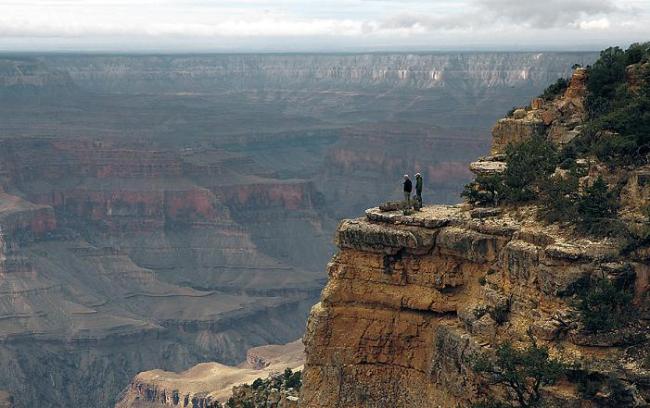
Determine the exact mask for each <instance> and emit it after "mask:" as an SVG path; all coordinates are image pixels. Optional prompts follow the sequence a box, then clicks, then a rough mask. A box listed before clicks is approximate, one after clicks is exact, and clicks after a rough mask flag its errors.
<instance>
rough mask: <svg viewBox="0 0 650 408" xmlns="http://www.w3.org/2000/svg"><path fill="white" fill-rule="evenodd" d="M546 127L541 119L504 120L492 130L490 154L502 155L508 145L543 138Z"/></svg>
mask: <svg viewBox="0 0 650 408" xmlns="http://www.w3.org/2000/svg"><path fill="white" fill-rule="evenodd" d="M545 130H546V125H544V122H543V121H542V120H541V119H514V118H505V119H500V120H499V121H497V123H496V125H495V126H494V127H493V128H492V149H491V150H490V154H499V153H504V152H505V149H506V147H507V146H508V145H509V144H518V143H521V142H523V141H525V140H528V139H531V138H533V137H534V136H543V135H544V133H545Z"/></svg>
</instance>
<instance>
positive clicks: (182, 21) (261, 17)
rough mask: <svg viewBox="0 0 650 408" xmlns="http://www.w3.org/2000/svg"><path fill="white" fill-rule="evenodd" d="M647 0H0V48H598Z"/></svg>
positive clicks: (642, 31)
mask: <svg viewBox="0 0 650 408" xmlns="http://www.w3.org/2000/svg"><path fill="white" fill-rule="evenodd" d="M638 41H650V0H533V1H531V0H439V1H436V0H330V1H315V0H279V1H270V0H239V1H229V0H224V1H216V0H0V51H91V52H92V51H98V52H105V51H124V52H304V51H312V52H319V51H325V52H337V51H339V52H347V51H349V52H354V51H418V50H421V51H435V50H443V51H444V50H598V49H602V48H605V47H607V46H609V45H621V46H627V45H629V44H630V43H632V42H638Z"/></svg>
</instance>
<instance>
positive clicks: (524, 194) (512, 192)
mask: <svg viewBox="0 0 650 408" xmlns="http://www.w3.org/2000/svg"><path fill="white" fill-rule="evenodd" d="M506 164H507V167H506V171H505V172H504V173H503V184H504V186H505V188H504V194H503V195H504V199H505V200H506V201H508V202H511V203H521V202H526V201H531V200H534V199H536V198H537V197H538V194H537V193H538V187H539V182H540V181H542V180H545V179H546V178H547V177H548V176H549V175H550V174H551V173H553V170H555V166H556V165H557V154H556V152H555V149H554V148H553V146H552V145H551V144H550V143H549V142H548V141H546V139H544V138H542V137H534V138H532V139H530V140H527V141H524V142H522V143H519V144H516V145H512V144H511V145H509V146H508V147H507V149H506Z"/></svg>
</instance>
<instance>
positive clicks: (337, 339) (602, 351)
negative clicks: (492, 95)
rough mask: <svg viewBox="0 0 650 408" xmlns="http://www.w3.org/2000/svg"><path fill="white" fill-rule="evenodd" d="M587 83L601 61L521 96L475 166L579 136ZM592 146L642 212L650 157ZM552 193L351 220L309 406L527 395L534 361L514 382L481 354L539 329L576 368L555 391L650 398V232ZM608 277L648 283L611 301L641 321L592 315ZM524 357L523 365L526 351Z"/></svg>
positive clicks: (313, 344) (306, 394)
mask: <svg viewBox="0 0 650 408" xmlns="http://www.w3.org/2000/svg"><path fill="white" fill-rule="evenodd" d="M585 94H586V85H585V70H583V69H578V70H577V71H576V73H575V74H574V77H573V78H572V81H571V82H570V84H569V85H568V87H567V89H566V90H564V91H563V92H562V93H561V94H560V95H558V96H557V97H554V98H551V99H549V100H543V99H536V100H533V102H532V104H531V106H530V107H528V108H525V109H523V108H522V109H518V110H514V112H513V113H512V114H511V115H509V116H508V117H507V118H504V119H502V120H500V121H499V122H498V123H497V125H496V126H495V127H494V129H493V145H492V151H491V155H490V156H488V157H485V158H482V159H481V160H480V161H478V162H476V163H473V164H472V166H471V167H472V170H473V171H474V172H475V173H477V174H478V175H479V176H490V175H499V174H503V173H504V171H506V168H507V163H506V161H507V160H506V156H507V157H508V160H510V158H511V157H512V156H513V154H512V153H509V152H511V150H510V149H511V147H509V146H515V145H518V144H521V143H522V142H526V141H531V140H542V141H546V142H548V143H551V144H552V145H554V146H555V147H556V148H562V147H563V146H565V145H567V144H568V143H569V142H570V141H571V140H573V139H575V138H576V137H579V136H580V135H581V134H582V131H583V130H584V128H583V127H582V126H581V125H582V124H583V123H584V120H585V118H586V115H585V110H584V97H585ZM546 142H544V143H546ZM584 161H585V163H588V164H586V166H587V167H588V170H585V172H584V173H581V174H583V175H582V178H581V179H580V181H581V182H582V183H584V184H583V185H590V184H591V183H593V182H594V181H593V180H595V179H596V178H597V176H598V175H601V176H604V177H606V178H608V180H610V181H611V184H612V185H621V186H624V187H623V188H622V190H621V191H622V193H621V197H620V203H621V204H620V205H621V207H622V208H624V209H625V210H621V211H620V214H622V215H621V217H623V218H624V219H625V220H626V221H625V222H628V226H629V225H631V226H632V227H636V226H637V223H638V222H640V221H639V220H640V218H639V215H638V214H640V213H641V212H642V211H643V208H645V207H644V206H647V204H648V203H649V202H650V190H648V185H647V181H645V180H646V178H647V177H646V175H647V174H648V171H649V170H650V167H648V165H647V164H633V165H627V166H624V167H619V168H614V169H612V168H611V167H610V168H607V167H606V166H605V165H603V164H602V163H601V162H599V160H598V159H597V158H595V157H589V159H585V160H584ZM551 172H552V171H551ZM560 173H561V172H560ZM555 174H559V173H558V170H556V172H555ZM477 180H479V179H477ZM489 180H491V179H489ZM505 182H507V179H506V181H505ZM581 194H584V193H581ZM543 205H544V203H539V202H534V201H530V202H526V203H520V204H517V205H500V206H497V207H494V206H491V205H485V204H483V205H479V204H474V203H471V204H470V203H466V204H460V205H454V206H428V207H425V208H424V209H423V210H422V211H420V212H417V211H416V212H415V213H413V214H406V213H403V212H402V211H401V210H400V211H381V210H380V209H379V208H371V209H369V210H367V211H366V213H365V216H364V217H362V218H357V219H350V220H344V221H342V222H341V223H340V224H339V226H338V229H337V232H336V238H335V241H336V245H337V247H338V252H337V253H336V255H334V257H333V258H332V260H331V261H330V263H329V264H328V267H327V271H328V276H329V280H328V283H327V285H326V287H325V289H324V290H323V292H322V295H321V300H320V302H319V303H318V304H316V305H315V306H314V307H313V308H312V310H311V314H310V318H309V321H308V325H307V330H306V333H305V336H304V343H305V347H306V355H307V359H306V364H305V370H304V377H303V378H304V383H303V388H302V396H301V403H300V404H301V405H300V406H302V407H432V406H436V407H466V406H472V405H474V404H476V406H527V405H522V402H521V401H517V400H516V399H514V397H513V396H512V395H514V392H513V393H512V394H509V393H508V392H509V391H512V387H514V386H513V385H512V384H513V383H516V384H517V386H521V385H522V384H524V386H523V388H525V387H526V385H525V384H526V381H528V380H525V379H524V380H522V378H525V375H528V373H526V374H524V371H517V374H516V375H517V376H519V377H516V378H515V377H510V378H509V381H510V383H508V382H507V381H502V382H501V381H499V379H500V378H503V377H500V375H501V374H499V373H500V371H499V370H497V369H496V368H494V367H492V368H489V369H485V368H484V369H483V370H482V371H481V370H479V368H478V367H479V366H478V365H477V364H476V361H484V359H487V360H488V361H491V362H492V363H491V364H496V363H495V362H494V361H496V360H495V358H496V357H495V356H500V358H508V356H509V358H513V355H515V354H512V353H516V352H511V354H509V355H508V354H506V355H505V357H503V356H504V354H503V353H502V350H504V349H503V348H502V346H503V345H504V344H508V345H513V344H514V347H515V350H525V349H526V347H528V346H526V345H530V344H531V341H532V342H533V343H532V344H534V345H535V347H542V348H541V349H540V348H537V349H536V350H548V353H549V356H550V357H549V358H551V359H555V360H554V361H558V362H559V363H558V364H560V365H562V366H563V367H567V368H566V372H565V375H563V376H561V377H560V378H558V379H557V380H553V381H549V382H548V383H547V384H546V386H542V388H541V391H540V393H541V399H542V400H543V403H544V404H545V405H544V406H557V407H559V406H563V407H566V406H570V407H592V406H593V407H596V406H647V404H648V402H649V401H650V357H649V354H648V352H649V350H650V347H648V346H649V344H648V341H649V340H650V339H649V336H648V334H649V330H648V318H650V315H648V312H649V311H650V296H649V295H648V293H649V292H648V278H649V276H650V266H649V265H650V251H649V250H648V247H647V245H648V243H647V242H645V241H642V243H641V244H640V245H637V246H635V247H634V248H633V249H631V250H629V251H622V250H621V248H622V245H623V244H624V243H623V242H622V241H621V239H618V238H616V237H613V236H606V237H597V236H594V235H592V234H587V233H585V232H584V231H583V230H581V229H580V228H577V227H574V226H573V224H571V223H570V222H568V223H566V222H565V223H559V222H551V223H549V222H547V221H546V220H543V219H541V218H540V216H539V211H540V208H541V207H542V206H543ZM643 222H645V223H647V222H648V221H643ZM643 242H645V244H644V243H643ZM596 277H598V279H602V281H603V282H605V283H604V285H615V284H616V282H623V281H625V282H627V285H628V287H632V288H634V290H633V292H632V293H630V303H629V304H628V305H627V306H626V308H627V310H619V311H618V312H615V311H612V310H609V311H603V313H605V314H607V316H606V317H607V318H617V316H613V314H615V313H621V314H623V313H625V314H628V313H630V314H632V315H634V316H635V317H634V319H633V320H632V322H629V323H627V324H626V325H623V326H621V327H617V328H616V329H612V330H606V329H605V330H588V329H587V328H586V327H585V323H584V319H583V318H584V316H583V315H581V312H580V311H579V307H580V306H579V305H580V304H582V305H584V302H585V300H584V299H583V298H580V295H579V294H578V293H580V292H579V291H580V289H579V288H580V287H581V285H584V284H585V282H588V281H589V280H590V279H596ZM608 282H614V284H612V283H608ZM612 296H613V295H612ZM581 299H582V300H581ZM607 301H608V300H607V299H605V300H602V302H607ZM581 302H582V303H581ZM603 310H605V309H603ZM601 317H603V316H601ZM531 339H532V340H531ZM506 350H512V349H506ZM509 361H510V364H512V366H511V367H516V369H517V370H523V369H522V368H521V367H523V366H525V364H526V363H525V361H524V362H522V361H517V360H509ZM513 361H515V362H514V363H513ZM537 368H538V369H539V370H542V368H541V366H539V367H537ZM529 369H531V370H534V369H535V368H534V367H529ZM486 372H487V374H486ZM522 376H523V377H522ZM513 378H514V379H513ZM587 379H588V380H587ZM517 381H521V383H517ZM587 383H588V384H589V387H591V389H590V391H585V388H586V386H585V384H587ZM504 384H505V385H504ZM508 384H509V385H508ZM509 387H511V388H509ZM520 391H521V388H520ZM509 395H510V397H509ZM508 398H512V399H508ZM499 401H502V402H499ZM503 401H505V402H503ZM480 403H481V404H487V405H478V404H480ZM498 403H500V404H502V405H498ZM489 404H493V405H489ZM504 404H505V405H504ZM531 406H532V405H531Z"/></svg>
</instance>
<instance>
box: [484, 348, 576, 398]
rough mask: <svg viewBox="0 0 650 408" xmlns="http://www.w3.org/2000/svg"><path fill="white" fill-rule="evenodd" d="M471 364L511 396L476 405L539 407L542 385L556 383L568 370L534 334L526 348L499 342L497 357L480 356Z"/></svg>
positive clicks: (491, 382)
mask: <svg viewBox="0 0 650 408" xmlns="http://www.w3.org/2000/svg"><path fill="white" fill-rule="evenodd" d="M472 366H473V369H474V371H476V372H477V373H482V374H485V375H486V378H487V379H488V381H489V382H490V384H492V385H502V386H503V387H504V388H505V390H506V393H507V395H508V399H507V400H506V401H503V402H501V401H495V400H484V401H482V402H480V403H478V404H474V405H473V406H474V407H484V408H487V407H490V408H497V407H521V408H530V407H538V406H540V404H541V403H542V394H541V390H542V388H543V387H544V386H547V385H552V384H555V383H556V382H557V381H558V380H559V379H560V378H561V377H562V376H563V375H564V374H565V372H566V367H565V365H564V364H563V363H562V362H560V361H559V360H555V359H553V358H551V357H550V356H549V351H548V348H546V347H544V346H540V345H538V344H537V342H536V340H535V338H534V337H533V336H530V344H529V345H528V346H527V347H526V348H525V349H519V348H516V347H515V346H513V345H512V343H510V342H505V343H502V344H500V345H499V347H498V348H497V350H496V355H495V357H494V358H489V357H485V356H483V357H480V358H477V359H476V360H475V361H473V365H472Z"/></svg>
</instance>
